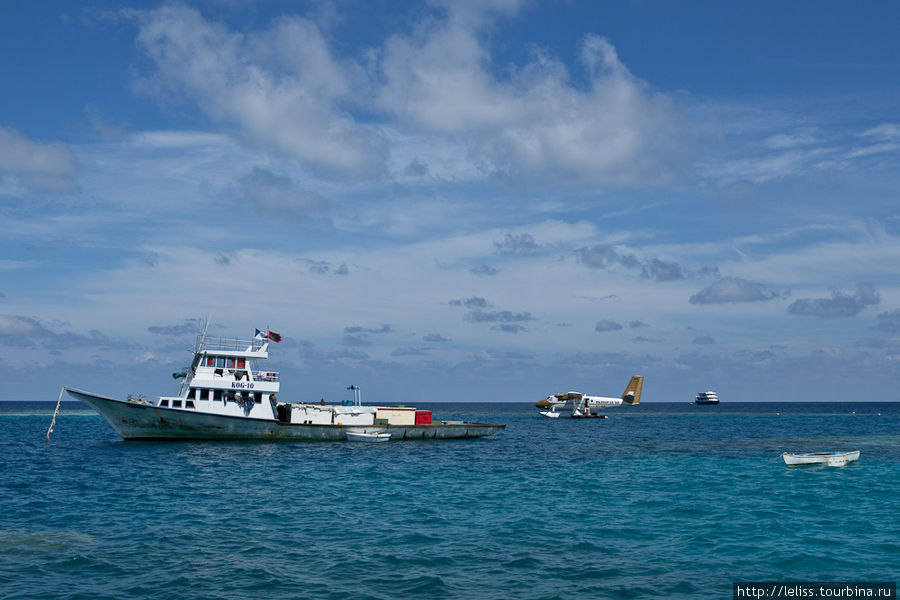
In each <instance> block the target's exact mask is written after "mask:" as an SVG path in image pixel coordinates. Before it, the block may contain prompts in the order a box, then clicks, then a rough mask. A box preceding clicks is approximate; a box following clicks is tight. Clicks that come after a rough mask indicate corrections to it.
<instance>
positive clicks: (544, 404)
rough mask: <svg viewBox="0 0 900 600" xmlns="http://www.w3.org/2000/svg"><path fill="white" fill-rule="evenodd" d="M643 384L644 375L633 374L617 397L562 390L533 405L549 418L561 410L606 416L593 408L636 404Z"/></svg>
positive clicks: (589, 415)
mask: <svg viewBox="0 0 900 600" xmlns="http://www.w3.org/2000/svg"><path fill="white" fill-rule="evenodd" d="M643 386H644V376H643V375H634V376H633V377H632V378H631V381H629V382H628V386H627V387H626V388H625V392H624V393H623V394H622V396H621V397H619V398H607V397H604V396H589V395H587V394H582V393H581V392H564V393H561V394H552V395H550V396H547V397H546V398H544V399H543V400H541V401H540V402H538V403H537V404H536V405H535V406H537V407H538V408H540V409H543V410H541V415H543V416H545V417H548V418H550V419H558V418H559V416H560V415H561V414H562V411H566V410H570V411H572V415H571V416H572V417H574V418H587V417H599V418H606V415H601V414H599V413H597V412H594V410H593V409H603V408H610V407H613V406H621V405H623V404H628V405H631V404H638V403H639V402H640V401H641V388H642V387H643Z"/></svg>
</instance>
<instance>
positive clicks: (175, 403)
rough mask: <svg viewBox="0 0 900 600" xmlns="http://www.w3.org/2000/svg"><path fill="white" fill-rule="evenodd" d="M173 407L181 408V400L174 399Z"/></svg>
mask: <svg viewBox="0 0 900 600" xmlns="http://www.w3.org/2000/svg"><path fill="white" fill-rule="evenodd" d="M172 408H181V400H172Z"/></svg>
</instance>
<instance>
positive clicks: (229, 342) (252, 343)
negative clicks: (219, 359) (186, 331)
mask: <svg viewBox="0 0 900 600" xmlns="http://www.w3.org/2000/svg"><path fill="white" fill-rule="evenodd" d="M266 342H268V340H262V339H260V338H256V337H247V338H239V337H215V336H209V335H198V336H197V348H198V349H199V350H212V351H219V352H222V351H226V352H230V351H234V352H245V351H247V350H248V349H249V350H250V351H251V352H257V351H259V350H261V349H262V347H263V345H264V344H265V343H266Z"/></svg>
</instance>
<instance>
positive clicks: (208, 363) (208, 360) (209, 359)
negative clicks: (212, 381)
mask: <svg viewBox="0 0 900 600" xmlns="http://www.w3.org/2000/svg"><path fill="white" fill-rule="evenodd" d="M213 362H214V361H213V357H212V356H207V357H206V366H207V367H211V366H213Z"/></svg>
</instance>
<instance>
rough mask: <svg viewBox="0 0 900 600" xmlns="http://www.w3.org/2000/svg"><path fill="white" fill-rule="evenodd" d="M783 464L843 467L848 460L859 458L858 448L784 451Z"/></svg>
mask: <svg viewBox="0 0 900 600" xmlns="http://www.w3.org/2000/svg"><path fill="white" fill-rule="evenodd" d="M781 456H782V457H783V458H784V464H786V465H789V466H792V467H793V466H797V465H828V466H829V467H843V466H844V465H845V464H847V463H848V462H853V461H854V460H859V450H854V451H852V452H803V453H797V454H795V453H793V452H785V453H784V454H782V455H781Z"/></svg>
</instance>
